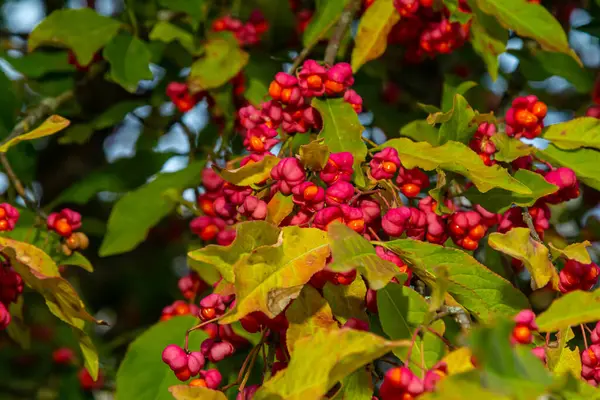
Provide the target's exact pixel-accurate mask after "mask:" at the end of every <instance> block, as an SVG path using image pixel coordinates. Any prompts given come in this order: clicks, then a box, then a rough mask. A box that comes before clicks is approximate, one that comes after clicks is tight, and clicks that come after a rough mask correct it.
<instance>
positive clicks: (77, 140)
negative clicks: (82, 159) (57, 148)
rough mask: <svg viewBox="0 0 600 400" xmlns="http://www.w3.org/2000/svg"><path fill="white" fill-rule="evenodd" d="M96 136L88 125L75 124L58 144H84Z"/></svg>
mask: <svg viewBox="0 0 600 400" xmlns="http://www.w3.org/2000/svg"><path fill="white" fill-rule="evenodd" d="M93 134H94V130H93V129H92V127H91V126H89V125H86V124H75V125H70V126H69V127H68V128H67V129H66V130H65V132H64V135H62V136H61V137H60V138H59V139H58V143H60V144H84V143H87V142H88V141H89V140H90V138H91V137H92V135H93Z"/></svg>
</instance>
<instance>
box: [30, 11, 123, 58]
mask: <svg viewBox="0 0 600 400" xmlns="http://www.w3.org/2000/svg"><path fill="white" fill-rule="evenodd" d="M120 28H121V24H120V23H119V22H118V21H116V20H114V19H111V18H107V17H103V16H101V15H99V14H97V13H96V12H95V11H93V10H90V9H89V8H82V9H79V10H56V11H54V12H53V13H52V14H51V15H50V16H48V18H46V19H44V20H43V21H42V22H41V23H40V24H39V25H38V26H37V27H36V28H35V29H34V30H33V32H31V35H29V41H28V48H29V51H33V50H35V49H37V48H38V47H40V46H42V45H59V46H65V47H67V48H69V49H71V50H73V52H74V53H75V56H76V57H77V61H78V62H79V63H80V64H81V65H87V64H89V63H90V61H92V58H93V57H94V54H95V53H96V52H97V51H99V50H100V49H102V48H103V47H104V46H106V45H107V44H108V43H109V42H110V41H111V39H112V38H113V37H114V36H115V35H116V34H117V32H118V31H119V29H120Z"/></svg>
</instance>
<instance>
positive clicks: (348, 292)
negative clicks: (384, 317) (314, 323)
mask: <svg viewBox="0 0 600 400" xmlns="http://www.w3.org/2000/svg"><path fill="white" fill-rule="evenodd" d="M366 294H367V287H366V285H365V282H364V281H363V280H362V279H355V280H354V281H352V283H351V284H349V285H334V284H332V283H330V282H327V283H326V284H325V286H324V287H323V297H325V299H326V300H327V302H328V303H329V305H330V306H331V310H332V312H333V315H334V316H335V319H337V320H338V321H340V322H341V323H346V321H347V320H349V319H350V318H356V319H359V320H361V321H368V319H369V317H368V316H367V313H366V312H365V296H366Z"/></svg>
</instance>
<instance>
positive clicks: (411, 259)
mask: <svg viewBox="0 0 600 400" xmlns="http://www.w3.org/2000/svg"><path fill="white" fill-rule="evenodd" d="M383 245H384V246H385V247H387V248H389V249H390V250H392V251H394V252H396V253H398V254H399V255H400V257H402V259H403V260H404V261H406V262H407V263H409V264H410V265H411V268H412V269H413V271H414V272H415V274H416V275H418V276H419V278H421V279H423V280H424V281H425V282H426V283H427V284H429V285H431V286H433V285H435V278H436V275H435V268H436V267H438V266H440V265H443V266H445V267H447V270H448V283H449V284H448V293H449V294H450V295H452V297H454V298H455V299H456V301H457V302H458V303H460V304H461V305H463V306H464V307H465V308H466V309H467V310H469V311H470V312H471V313H473V314H474V315H476V316H477V317H478V318H479V319H480V320H482V321H489V320H491V319H492V318H493V316H494V315H508V316H513V315H515V314H516V313H517V312H518V311H520V310H522V309H523V308H527V307H528V306H529V302H528V301H527V298H526V297H525V296H524V295H523V294H522V293H521V291H519V290H518V289H516V288H515V287H514V286H512V284H511V283H510V282H508V281H507V280H505V279H504V278H502V277H500V276H499V275H496V274H495V273H493V272H492V271H490V270H489V269H487V268H486V267H485V266H484V265H482V264H480V263H479V262H477V260H475V259H474V258H473V257H471V256H470V255H468V254H467V253H465V252H464V251H460V250H457V249H452V248H447V247H442V246H438V245H435V244H431V243H427V242H421V241H417V240H412V239H398V240H394V241H391V242H387V243H384V244H383Z"/></svg>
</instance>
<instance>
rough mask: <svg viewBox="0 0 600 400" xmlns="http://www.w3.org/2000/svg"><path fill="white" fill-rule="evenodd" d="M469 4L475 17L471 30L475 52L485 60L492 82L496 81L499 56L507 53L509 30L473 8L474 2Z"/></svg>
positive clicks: (491, 17)
mask: <svg viewBox="0 0 600 400" xmlns="http://www.w3.org/2000/svg"><path fill="white" fill-rule="evenodd" d="M469 3H470V5H471V7H472V8H473V15H474V18H473V20H472V23H471V29H470V33H471V44H472V46H473V50H475V51H476V52H477V54H479V55H480V56H481V58H483V61H484V62H485V65H486V66H487V70H488V73H489V74H490V77H491V78H492V81H496V79H498V56H499V55H500V54H502V53H504V52H505V51H506V43H507V42H508V30H506V29H504V28H503V27H502V26H501V25H500V24H499V23H498V21H497V20H496V18H494V17H493V16H491V15H487V14H484V13H482V12H481V11H480V10H479V8H478V7H473V6H474V2H473V1H470V2H469Z"/></svg>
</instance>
